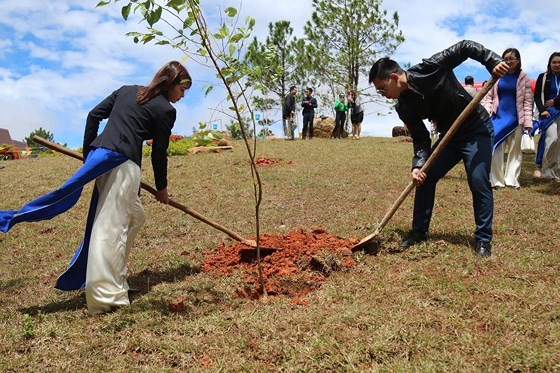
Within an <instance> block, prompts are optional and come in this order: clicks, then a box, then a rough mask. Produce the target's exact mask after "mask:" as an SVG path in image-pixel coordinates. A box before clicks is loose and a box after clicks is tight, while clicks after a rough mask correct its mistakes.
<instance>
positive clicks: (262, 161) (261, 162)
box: [255, 157, 294, 167]
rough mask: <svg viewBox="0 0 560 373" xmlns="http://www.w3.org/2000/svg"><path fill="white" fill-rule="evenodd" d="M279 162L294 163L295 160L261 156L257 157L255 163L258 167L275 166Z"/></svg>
mask: <svg viewBox="0 0 560 373" xmlns="http://www.w3.org/2000/svg"><path fill="white" fill-rule="evenodd" d="M277 164H294V162H292V161H287V162H283V161H278V160H276V159H270V158H267V157H260V158H257V159H255V165H256V166H257V167H268V166H274V165H277Z"/></svg>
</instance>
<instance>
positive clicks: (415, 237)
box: [401, 231, 428, 249]
mask: <svg viewBox="0 0 560 373" xmlns="http://www.w3.org/2000/svg"><path fill="white" fill-rule="evenodd" d="M427 238H428V235H427V233H426V232H418V231H410V233H408V236H407V237H406V238H405V239H404V240H403V242H402V243H401V247H402V248H404V249H408V248H409V247H410V246H412V245H415V244H417V243H418V242H422V241H426V239H427Z"/></svg>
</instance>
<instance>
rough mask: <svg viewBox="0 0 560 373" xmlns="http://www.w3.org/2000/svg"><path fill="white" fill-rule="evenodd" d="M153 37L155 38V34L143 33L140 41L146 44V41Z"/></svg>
mask: <svg viewBox="0 0 560 373" xmlns="http://www.w3.org/2000/svg"><path fill="white" fill-rule="evenodd" d="M154 38H155V36H154V35H152V34H145V35H144V36H143V37H142V43H144V44H146V43H148V42H150V41H152V40H153V39H154Z"/></svg>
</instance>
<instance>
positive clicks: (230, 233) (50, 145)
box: [33, 135, 255, 247]
mask: <svg viewBox="0 0 560 373" xmlns="http://www.w3.org/2000/svg"><path fill="white" fill-rule="evenodd" d="M33 141H35V142H37V143H39V144H41V145H44V146H46V147H48V148H50V149H53V150H56V151H57V152H60V153H62V154H66V155H68V156H70V157H73V158H76V159H78V160H80V161H83V160H84V156H83V154H82V153H79V152H77V151H74V150H70V149H67V148H65V147H63V146H60V145H58V144H55V143H54V142H51V141H48V140H46V139H44V138H42V137H40V136H36V135H35V136H33ZM140 186H141V187H142V189H144V190H146V191H147V192H149V193H151V194H153V195H154V196H155V195H156V193H157V191H156V189H155V188H153V187H151V186H149V185H148V184H145V183H144V182H141V183H140ZM169 204H170V205H171V206H173V207H175V208H177V209H179V210H181V211H183V212H185V213H187V214H189V215H190V216H192V217H193V218H195V219H197V220H200V221H202V222H204V223H206V224H208V225H210V226H211V227H214V228H216V229H217V230H219V231H221V232H223V233H225V234H227V235H228V236H230V237H231V238H233V239H234V240H236V241H239V242H242V243H244V244H246V245H248V246H251V247H254V246H255V243H254V242H253V241H251V240H247V239H245V238H243V237H242V236H240V235H239V234H237V233H235V232H234V231H232V230H230V229H228V228H226V227H224V226H223V225H221V224H218V223H216V222H215V221H213V220H211V219H209V218H207V217H205V216H204V215H202V214H200V213H199V212H197V211H195V210H193V209H191V208H189V207H186V206H183V205H182V204H180V203H178V202H175V201H172V200H171V199H170V200H169Z"/></svg>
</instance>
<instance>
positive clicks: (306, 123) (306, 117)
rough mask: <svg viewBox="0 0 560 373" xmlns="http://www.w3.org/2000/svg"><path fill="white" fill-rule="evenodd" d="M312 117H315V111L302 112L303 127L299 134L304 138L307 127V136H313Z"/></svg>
mask: <svg viewBox="0 0 560 373" xmlns="http://www.w3.org/2000/svg"><path fill="white" fill-rule="evenodd" d="M313 119H315V113H304V114H303V128H302V133H301V136H302V138H303V139H304V140H305V136H306V134H307V128H308V127H309V138H310V139H312V138H313Z"/></svg>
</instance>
